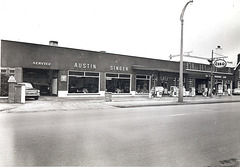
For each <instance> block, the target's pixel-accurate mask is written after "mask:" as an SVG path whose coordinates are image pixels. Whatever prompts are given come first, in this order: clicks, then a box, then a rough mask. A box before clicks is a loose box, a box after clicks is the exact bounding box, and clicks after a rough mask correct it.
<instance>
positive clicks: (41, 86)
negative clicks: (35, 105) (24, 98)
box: [33, 83, 50, 95]
mask: <svg viewBox="0 0 240 167" xmlns="http://www.w3.org/2000/svg"><path fill="white" fill-rule="evenodd" d="M33 87H34V88H36V89H39V90H40V94H41V95H50V87H49V85H48V84H41V83H33Z"/></svg>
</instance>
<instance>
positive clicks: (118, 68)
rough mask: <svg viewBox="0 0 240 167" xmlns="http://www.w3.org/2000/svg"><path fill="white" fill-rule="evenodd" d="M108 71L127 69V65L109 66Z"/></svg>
mask: <svg viewBox="0 0 240 167" xmlns="http://www.w3.org/2000/svg"><path fill="white" fill-rule="evenodd" d="M110 71H128V67H125V66H110Z"/></svg>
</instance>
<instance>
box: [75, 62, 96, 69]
mask: <svg viewBox="0 0 240 167" xmlns="http://www.w3.org/2000/svg"><path fill="white" fill-rule="evenodd" d="M73 67H74V68H85V69H86V68H89V69H97V65H96V64H89V63H74V66H73Z"/></svg>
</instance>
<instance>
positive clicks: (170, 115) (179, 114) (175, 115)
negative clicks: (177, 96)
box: [169, 114, 186, 117]
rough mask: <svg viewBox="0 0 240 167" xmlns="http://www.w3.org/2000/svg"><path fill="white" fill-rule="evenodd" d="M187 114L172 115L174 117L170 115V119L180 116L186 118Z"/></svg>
mask: <svg viewBox="0 0 240 167" xmlns="http://www.w3.org/2000/svg"><path fill="white" fill-rule="evenodd" d="M184 115H186V114H172V115H169V116H170V117H179V116H184Z"/></svg>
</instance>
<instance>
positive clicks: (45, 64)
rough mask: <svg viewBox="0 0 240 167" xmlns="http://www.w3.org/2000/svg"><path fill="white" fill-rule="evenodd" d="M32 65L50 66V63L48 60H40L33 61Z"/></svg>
mask: <svg viewBox="0 0 240 167" xmlns="http://www.w3.org/2000/svg"><path fill="white" fill-rule="evenodd" d="M33 64H34V65H39V66H50V65H51V63H49V62H40V61H33Z"/></svg>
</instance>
